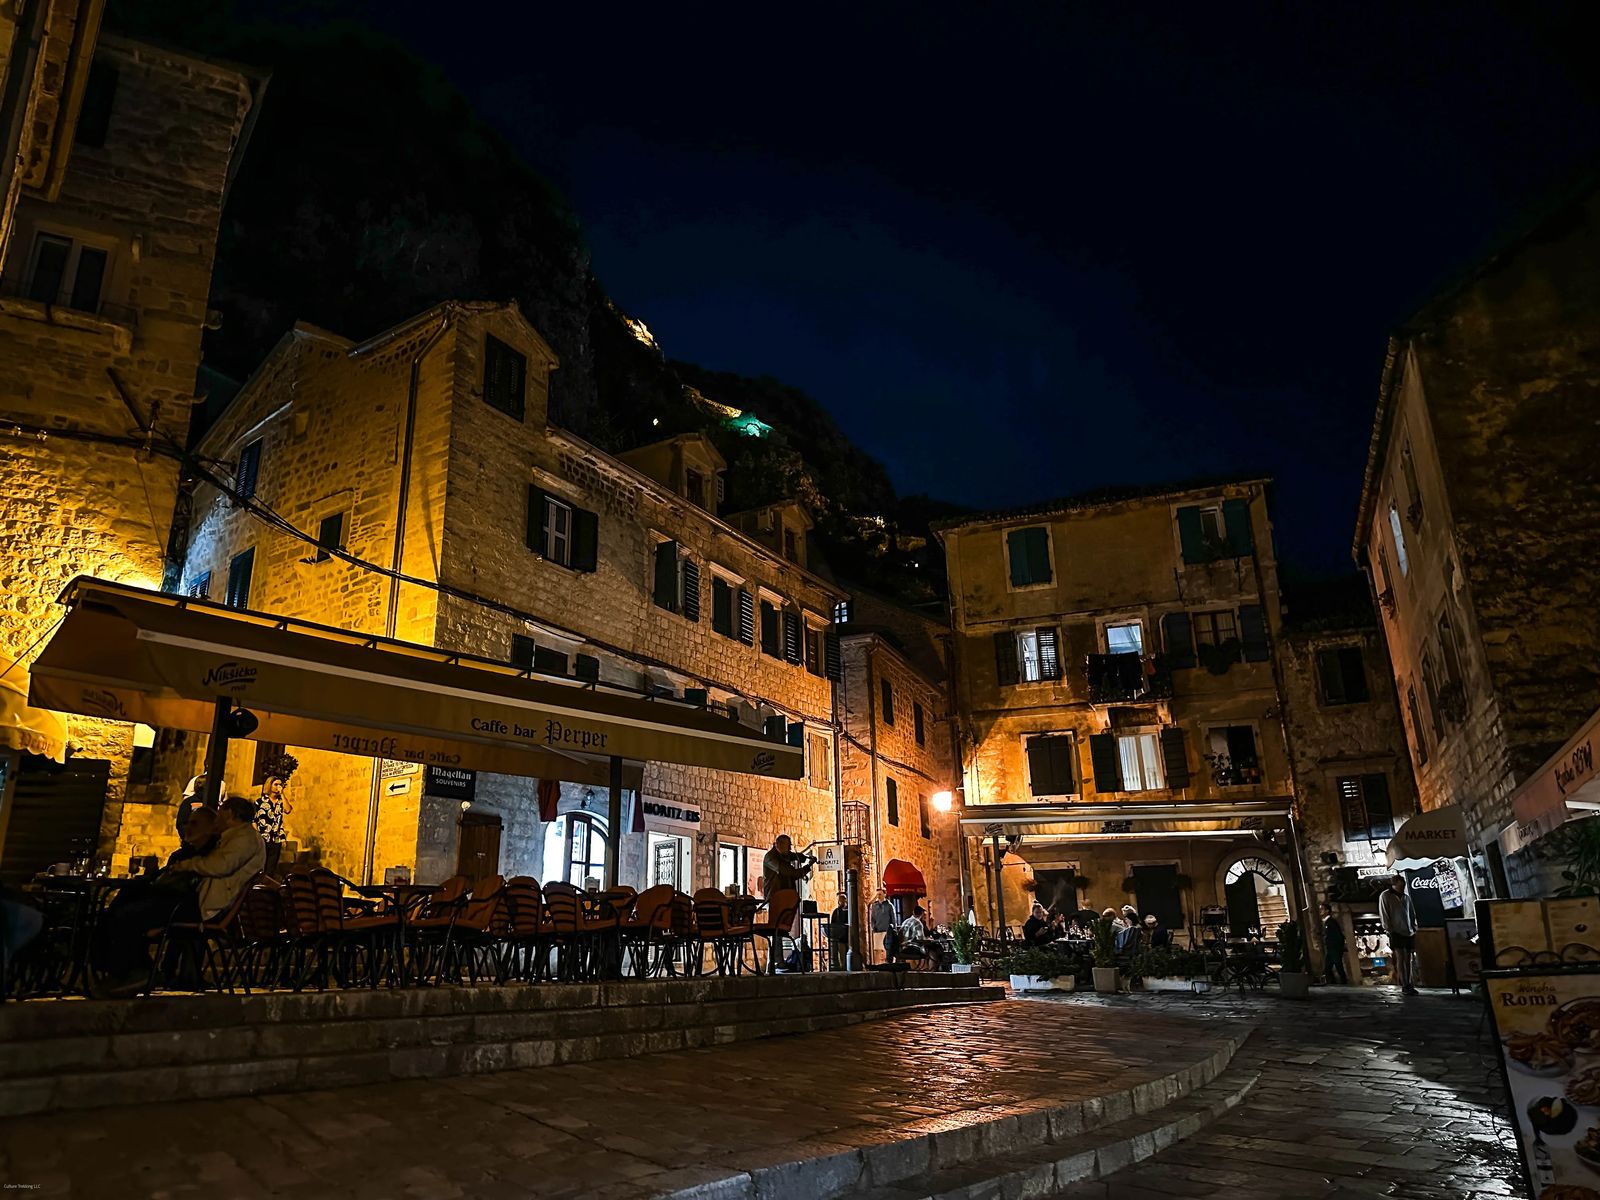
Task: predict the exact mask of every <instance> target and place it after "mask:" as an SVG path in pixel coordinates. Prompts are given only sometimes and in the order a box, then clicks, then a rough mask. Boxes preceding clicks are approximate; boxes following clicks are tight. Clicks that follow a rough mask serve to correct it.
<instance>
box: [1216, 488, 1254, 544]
mask: <svg viewBox="0 0 1600 1200" xmlns="http://www.w3.org/2000/svg"><path fill="white" fill-rule="evenodd" d="M1222 527H1223V528H1224V529H1225V530H1227V532H1228V548H1229V549H1230V550H1232V551H1233V553H1234V556H1235V557H1243V556H1244V555H1246V554H1254V553H1255V549H1256V543H1255V537H1254V536H1253V535H1252V534H1251V532H1250V501H1248V500H1224V501H1223V502H1222Z"/></svg>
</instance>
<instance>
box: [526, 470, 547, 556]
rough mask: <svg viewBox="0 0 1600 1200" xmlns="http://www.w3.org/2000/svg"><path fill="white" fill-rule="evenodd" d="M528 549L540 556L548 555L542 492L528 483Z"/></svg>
mask: <svg viewBox="0 0 1600 1200" xmlns="http://www.w3.org/2000/svg"><path fill="white" fill-rule="evenodd" d="M528 549H529V550H532V551H533V552H534V553H535V554H537V555H539V556H540V557H542V558H548V557H550V556H549V554H548V553H547V552H546V551H547V547H546V546H545V544H544V492H543V490H541V489H540V488H536V487H534V486H533V485H532V484H531V483H530V484H529V485H528Z"/></svg>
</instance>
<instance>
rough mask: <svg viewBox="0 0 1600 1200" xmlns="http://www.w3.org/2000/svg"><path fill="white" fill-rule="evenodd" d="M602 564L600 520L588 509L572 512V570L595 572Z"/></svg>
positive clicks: (576, 509)
mask: <svg viewBox="0 0 1600 1200" xmlns="http://www.w3.org/2000/svg"><path fill="white" fill-rule="evenodd" d="M599 563H600V518H599V516H598V515H597V514H595V513H592V512H590V511H589V510H588V509H584V508H575V509H573V510H572V569H573V570H574V571H593V570H594V569H595V568H596V567H597V566H598V565H599Z"/></svg>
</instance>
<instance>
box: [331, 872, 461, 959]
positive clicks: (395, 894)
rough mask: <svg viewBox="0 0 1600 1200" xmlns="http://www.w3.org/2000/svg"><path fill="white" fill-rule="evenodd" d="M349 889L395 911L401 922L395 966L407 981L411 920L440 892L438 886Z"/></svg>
mask: <svg viewBox="0 0 1600 1200" xmlns="http://www.w3.org/2000/svg"><path fill="white" fill-rule="evenodd" d="M350 888H351V890H352V891H354V892H355V893H356V895H358V896H361V897H363V898H364V899H365V900H367V901H369V902H371V903H377V902H379V901H386V902H387V903H388V905H389V907H390V908H392V909H394V911H395V913H396V915H397V917H398V921H397V922H396V925H395V931H394V936H395V945H394V955H395V963H396V966H397V969H398V971H399V974H400V977H401V979H402V981H403V980H404V979H405V978H406V974H405V972H406V971H407V969H408V968H407V963H406V958H407V955H406V930H407V929H409V928H410V926H411V918H412V917H414V916H416V914H417V911H418V910H419V909H421V908H422V906H423V904H424V903H425V902H426V901H427V899H428V897H429V896H431V895H433V894H434V893H435V892H437V891H438V890H439V884H437V883H368V884H359V885H358V884H351V885H350Z"/></svg>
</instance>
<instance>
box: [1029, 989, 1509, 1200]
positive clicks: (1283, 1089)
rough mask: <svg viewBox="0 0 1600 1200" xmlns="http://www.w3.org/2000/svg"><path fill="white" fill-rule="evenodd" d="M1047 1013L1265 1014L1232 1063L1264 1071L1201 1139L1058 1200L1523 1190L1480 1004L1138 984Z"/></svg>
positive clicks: (1307, 1199)
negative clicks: (1201, 992) (1293, 998)
mask: <svg viewBox="0 0 1600 1200" xmlns="http://www.w3.org/2000/svg"><path fill="white" fill-rule="evenodd" d="M1034 1003H1038V1004H1039V1005H1040V1007H1052V1008H1057V1007H1060V1008H1071V1009H1078V1010H1086V1009H1098V1010H1101V1011H1112V1012H1118V1013H1125V1014H1126V1015H1127V1018H1128V1019H1129V1020H1130V1021H1137V1020H1140V1019H1142V1018H1144V1017H1145V1016H1146V1015H1149V1016H1155V1015H1157V1014H1170V1015H1177V1014H1182V1015H1184V1016H1200V1015H1210V1016H1214V1017H1219V1018H1239V1019H1245V1020H1250V1021H1253V1022H1255V1023H1256V1024H1257V1031H1256V1033H1255V1035H1254V1036H1252V1037H1251V1038H1250V1040H1249V1041H1248V1042H1246V1043H1245V1045H1244V1047H1243V1049H1241V1050H1240V1051H1239V1054H1238V1056H1237V1057H1236V1058H1235V1059H1234V1069H1235V1070H1244V1071H1259V1072H1260V1080H1259V1082H1257V1084H1256V1085H1255V1087H1254V1088H1253V1089H1252V1090H1251V1092H1250V1094H1249V1096H1248V1097H1247V1098H1246V1099H1245V1101H1244V1103H1242V1104H1241V1105H1240V1106H1239V1107H1237V1108H1235V1109H1234V1110H1232V1111H1231V1112H1228V1113H1226V1114H1224V1115H1223V1116H1221V1117H1219V1118H1218V1119H1217V1120H1216V1121H1215V1122H1213V1123H1212V1124H1211V1125H1209V1126H1208V1127H1207V1128H1205V1129H1204V1130H1202V1131H1201V1132H1200V1133H1199V1134H1197V1135H1195V1136H1194V1137H1192V1138H1190V1139H1188V1140H1186V1141H1183V1142H1180V1143H1178V1144H1177V1145H1175V1146H1171V1147H1169V1148H1168V1149H1166V1150H1164V1151H1162V1152H1160V1153H1158V1154H1157V1155H1156V1156H1155V1157H1153V1158H1151V1159H1148V1160H1146V1161H1145V1162H1143V1163H1140V1164H1138V1165H1136V1166H1133V1167H1129V1168H1127V1169H1125V1170H1123V1171H1120V1172H1118V1173H1117V1174H1115V1175H1113V1176H1112V1177H1111V1178H1110V1179H1108V1180H1101V1181H1096V1182H1092V1183H1080V1184H1074V1185H1072V1186H1071V1187H1068V1188H1066V1189H1065V1190H1064V1191H1062V1192H1059V1193H1058V1196H1060V1197H1061V1198H1062V1200H1155V1198H1156V1197H1196V1198H1207V1200H1209V1198H1212V1197H1215V1198H1218V1200H1220V1198H1222V1197H1226V1198H1227V1200H1266V1198H1268V1197H1272V1198H1274V1200H1288V1198H1293V1200H1356V1198H1358V1197H1361V1198H1367V1197H1372V1196H1393V1197H1399V1198H1402V1200H1436V1198H1437V1200H1446V1198H1449V1200H1461V1198H1464V1197H1465V1198H1479V1197H1499V1196H1518V1197H1521V1196H1525V1195H1526V1194H1527V1193H1526V1189H1525V1187H1524V1184H1523V1181H1522V1175H1521V1166H1520V1161H1519V1159H1518V1156H1517V1150H1516V1140H1515V1135H1514V1134H1513V1132H1512V1130H1511V1128H1510V1126H1509V1125H1508V1123H1507V1121H1506V1120H1505V1118H1504V1115H1503V1112H1504V1110H1503V1107H1502V1104H1503V1091H1502V1085H1501V1081H1500V1074H1499V1067H1498V1066H1497V1065H1496V1062H1495V1057H1494V1055H1495V1050H1494V1043H1493V1040H1492V1039H1491V1038H1490V1037H1489V1036H1488V1035H1487V1033H1486V1032H1485V1028H1484V1026H1483V1024H1482V1014H1483V1006H1482V1002H1481V1001H1478V1000H1476V999H1473V998H1471V997H1468V996H1466V995H1462V996H1460V997H1451V996H1450V994H1449V993H1448V992H1438V993H1424V994H1423V995H1421V996H1417V997H1411V998H1406V997H1402V996H1401V995H1400V994H1399V991H1398V989H1395V988H1317V989H1315V990H1313V992H1312V999H1311V1000H1310V1001H1308V1002H1305V1003H1294V1002H1290V1001H1285V1000H1282V999H1281V998H1280V997H1278V996H1276V995H1271V994H1268V995H1263V996H1250V997H1247V998H1244V999H1240V997H1239V996H1238V994H1237V993H1236V992H1233V993H1225V994H1220V995H1217V996H1214V997H1213V996H1205V997H1197V996H1184V995H1181V994H1171V995H1168V994H1150V995H1147V994H1141V995H1136V996H1118V997H1100V996H1093V995H1089V996H1071V997H1068V996H1061V997H1051V998H1049V999H1041V1000H1039V1001H1034Z"/></svg>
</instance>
